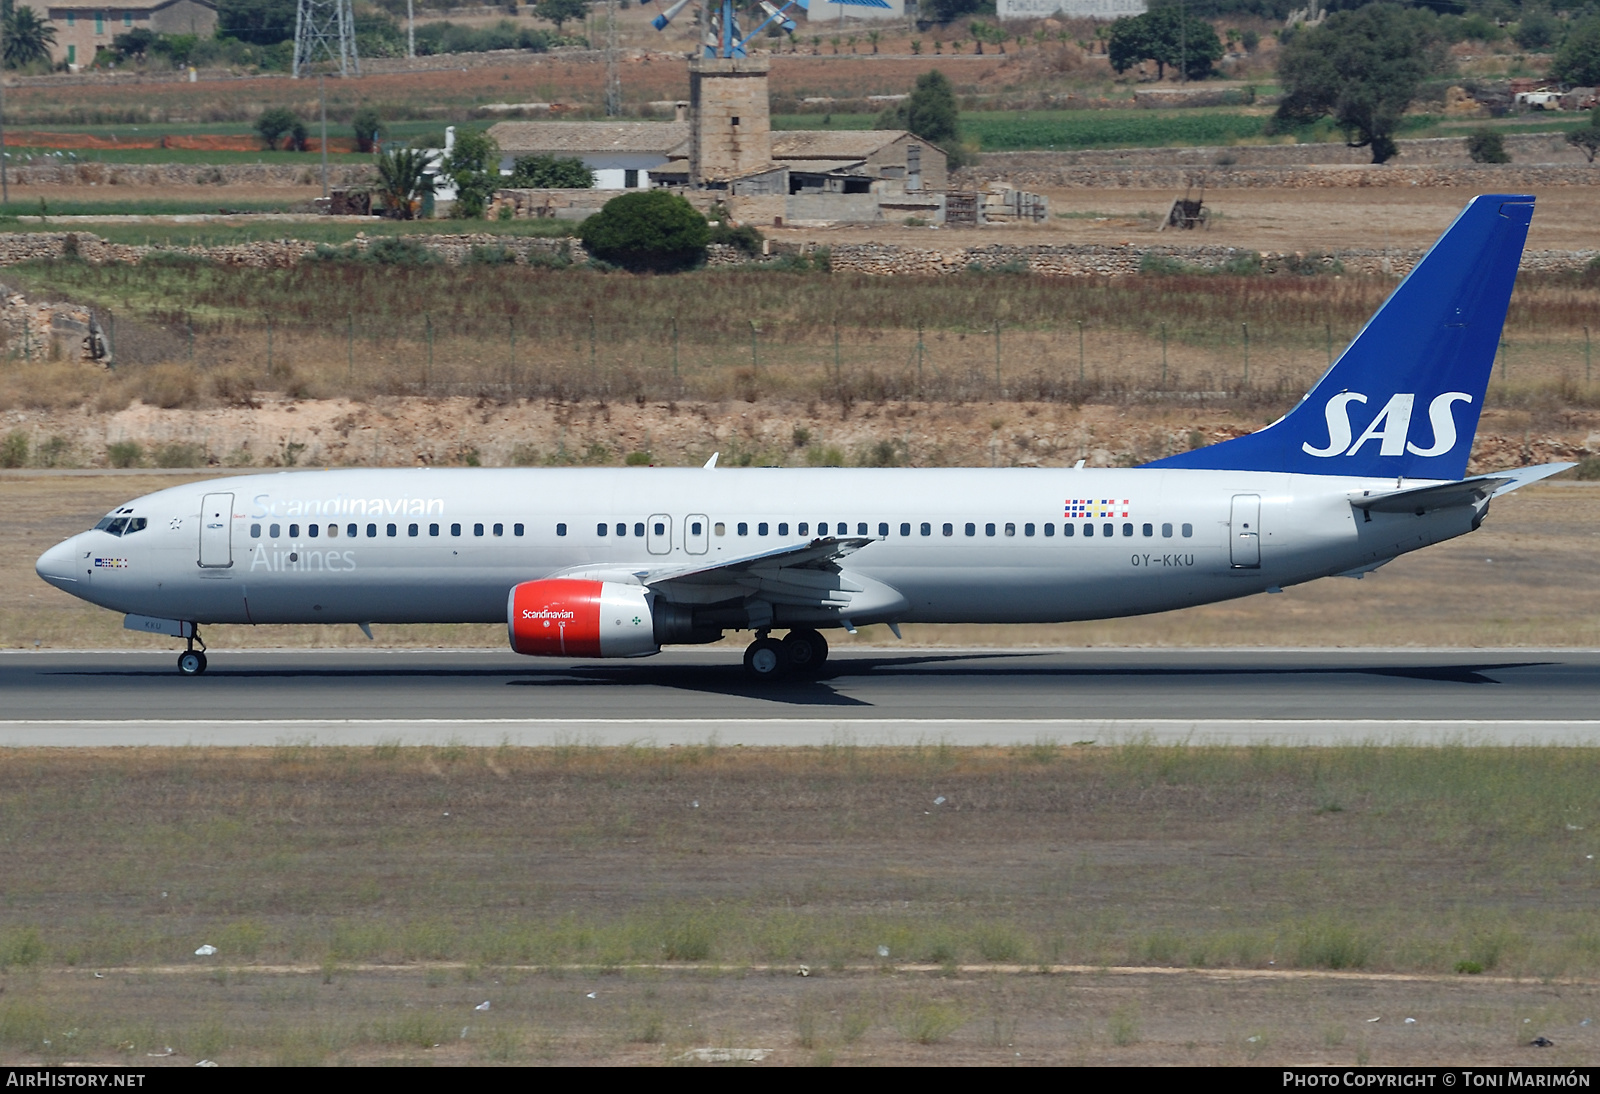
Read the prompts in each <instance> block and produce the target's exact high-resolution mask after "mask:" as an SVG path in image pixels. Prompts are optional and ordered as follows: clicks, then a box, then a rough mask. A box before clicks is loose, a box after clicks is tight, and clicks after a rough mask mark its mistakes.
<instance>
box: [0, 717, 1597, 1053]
mask: <svg viewBox="0 0 1600 1094" xmlns="http://www.w3.org/2000/svg"><path fill="white" fill-rule="evenodd" d="M1596 765H1600V756H1596V755H1593V754H1592V750H1516V749H1464V748H1441V749H1379V748H1346V749H1315V750H1294V749H1274V748H1263V749H1249V750H1240V749H1185V748H1155V747H1149V746H1139V745H1131V746H1125V747H1119V748H1110V749H1108V748H1087V749H1085V748H1070V747H1057V746H1055V745H1053V744H1052V743H1050V742H1041V743H1040V744H1039V745H1037V746H1034V747H1030V748H1023V749H1017V750H1012V751H1003V750H975V749H964V750H957V749H948V748H942V747H937V746H934V747H925V748H919V749H906V750H874V749H855V748H830V749H812V750H743V749H720V750H719V749H715V748H699V749H669V750H638V749H623V750H600V749H587V748H562V749H546V750H517V749H492V750H469V749H463V748H450V747H445V748H429V749H402V748H398V747H392V746H391V747H379V748H376V749H310V748H298V747H295V746H292V745H286V746H283V747H280V748H278V749H274V750H245V751H231V750H215V749H209V750H170V749H169V750H160V749H149V750H127V749H120V750H114V751H105V752H95V751H88V750H70V751H62V752H55V751H50V750H39V751H18V752H12V753H8V754H7V755H6V756H5V757H4V758H3V760H0V803H3V805H0V836H3V843H0V846H4V847H5V848H6V850H5V852H4V867H5V873H6V877H7V879H8V881H7V898H8V899H7V905H6V907H5V909H4V910H3V911H0V967H3V968H4V969H5V971H4V972H3V973H0V984H3V986H4V987H5V989H6V991H5V994H4V996H3V998H0V1057H3V1058H5V1059H6V1060H7V1062H16V1063H24V1062H31V1061H34V1060H45V1059H64V1058H65V1059H99V1060H106V1061H110V1060H115V1059H117V1058H118V1053H119V1046H122V1045H126V1046H127V1047H126V1048H123V1049H121V1050H120V1051H122V1052H125V1053H132V1054H133V1057H134V1059H135V1060H136V1061H139V1062H143V1060H144V1059H145V1057H144V1055H143V1054H144V1053H145V1052H146V1051H149V1050H150V1049H152V1048H156V1049H158V1048H160V1047H161V1046H164V1045H172V1046H173V1047H174V1048H175V1049H176V1050H177V1052H178V1053H179V1054H180V1055H181V1056H182V1057H183V1058H185V1059H187V1060H192V1059H194V1058H196V1057H199V1056H206V1057H210V1058H217V1059H221V1060H222V1061H223V1062H238V1063H247V1062H275V1061H276V1062H306V1063H315V1062H324V1061H326V1062H336V1061H346V1062H370V1061H376V1060H398V1059H417V1060H425V1059H433V1058H437V1059H439V1060H441V1061H446V1060H448V1061H451V1062H475V1061H484V1062H493V1061H495V1060H538V1059H541V1058H545V1059H552V1060H567V1061H576V1060H579V1059H584V1058H590V1059H610V1060H618V1061H621V1060H635V1061H640V1062H645V1061H665V1060H668V1059H670V1058H672V1057H673V1056H675V1055H677V1054H678V1053H681V1052H682V1051H683V1050H684V1049H685V1048H688V1047H691V1046H694V1045H705V1044H713V1045H749V1046H752V1047H767V1048H775V1049H778V1050H780V1059H782V1060H788V1061H792V1062H804V1061H805V1060H807V1059H810V1058H811V1055H810V1054H812V1053H832V1054H835V1055H836V1056H837V1058H839V1059H840V1060H865V1059H869V1058H873V1059H908V1060H910V1059H920V1060H925V1061H933V1060H940V1059H944V1060H948V1061H951V1062H977V1061H980V1060H984V1061H991V1062H999V1061H1001V1060H1003V1059H1008V1058H1009V1059H1013V1060H1015V1059H1016V1056H1015V1055H1013V1054H1014V1053H1017V1052H1021V1053H1022V1054H1023V1055H1024V1058H1031V1059H1036V1060H1053V1061H1057V1062H1070V1061H1071V1060H1074V1059H1079V1060H1086V1061H1087V1060H1098V1059H1108V1058H1115V1059H1125V1060H1129V1061H1132V1060H1147V1061H1151V1062H1155V1061H1160V1060H1162V1059H1172V1058H1173V1054H1175V1053H1180V1052H1188V1053H1194V1052H1196V1051H1198V1052H1200V1053H1201V1055H1202V1057H1203V1058H1207V1059H1213V1060H1217V1061H1219V1062H1227V1061H1232V1060H1236V1059H1240V1058H1241V1057H1248V1056H1257V1055H1260V1056H1263V1057H1264V1058H1268V1059H1273V1060H1285V1061H1287V1060H1301V1061H1305V1060H1312V1059H1327V1058H1329V1057H1330V1054H1331V1055H1332V1057H1333V1058H1335V1059H1339V1060H1351V1059H1353V1057H1354V1056H1355V1053H1356V1051H1357V1050H1358V1048H1360V1047H1361V1046H1360V1045H1358V1044H1357V1043H1356V1041H1357V1038H1356V1033H1358V1032H1360V1033H1364V1038H1363V1040H1362V1044H1365V1045H1366V1046H1367V1047H1366V1051H1367V1052H1368V1054H1369V1055H1375V1056H1376V1057H1377V1058H1378V1059H1379V1060H1381V1061H1382V1062H1398V1061H1401V1060H1407V1061H1411V1062H1427V1061H1431V1060H1434V1059H1449V1060H1453V1061H1454V1062H1463V1061H1466V1060H1474V1061H1490V1060H1497V1061H1503V1062H1512V1061H1516V1060H1519V1059H1521V1058H1522V1057H1520V1056H1518V1055H1516V1054H1517V1053H1519V1052H1522V1051H1524V1050H1522V1049H1520V1048H1519V1047H1518V1046H1519V1045H1520V1044H1522V1043H1525V1041H1526V1040H1527V1039H1528V1038H1530V1037H1531V1036H1532V1035H1533V1033H1536V1032H1542V1033H1545V1034H1547V1035H1549V1036H1550V1037H1551V1038H1552V1039H1553V1040H1555V1041H1556V1043H1557V1045H1558V1046H1560V1047H1561V1048H1562V1049H1563V1050H1564V1052H1563V1053H1562V1054H1558V1055H1559V1056H1560V1059H1559V1060H1558V1059H1551V1060H1548V1061H1547V1060H1544V1059H1540V1060H1539V1061H1538V1062H1570V1060H1571V1059H1575V1058H1576V1057H1573V1056H1571V1055H1570V1054H1572V1053H1574V1052H1578V1053H1581V1052H1592V1051H1593V1049H1594V1047H1595V1045H1594V1044H1593V1042H1592V1037H1593V1035H1592V1034H1591V1033H1589V1032H1588V1031H1587V1030H1586V1029H1584V1028H1582V1027H1580V1026H1579V1020H1580V1019H1581V1018H1584V1017H1589V1016H1590V1010H1589V1008H1590V1007H1592V1006H1593V1005H1594V1002H1595V1000H1594V987H1593V985H1592V984H1591V983H1590V982H1589V981H1592V980H1593V978H1594V977H1595V976H1596V975H1597V974H1600V944H1597V943H1596V940H1595V935H1594V931H1593V925H1592V922H1591V919H1592V916H1591V915H1590V909H1591V905H1592V899H1591V898H1592V889H1593V876H1594V869H1595V867H1594V864H1593V863H1592V862H1590V861H1588V860H1586V859H1585V857H1584V856H1585V854H1586V853H1588V851H1589V850H1590V849H1591V844H1592V842H1593V841H1592V840H1591V839H1590V838H1589V833H1590V832H1591V831H1594V830H1597V829H1596V828H1595V827H1594V826H1595V824H1596V822H1597V821H1600V816H1597V814H1596V810H1597V809H1600V797H1597V791H1596V789H1595V788H1596V786H1597V785H1600V781H1597V776H1600V770H1596ZM935 796H942V797H944V798H945V804H944V805H942V806H935V805H933V804H932V801H933V798H934V797H935ZM693 802H698V803H699V807H698V808H695V807H694V806H693V805H692V803H693ZM997 940H998V941H997ZM202 943H209V944H211V945H215V946H217V947H218V949H219V951H220V952H219V953H218V955H217V956H216V957H214V958H210V959H201V958H197V957H194V956H192V952H193V950H194V949H195V948H196V947H198V946H199V945H201V944H202ZM879 947H884V948H886V949H887V950H888V951H889V957H888V958H882V957H880V956H879V954H880V950H879ZM986 947H988V948H990V949H991V952H996V953H999V952H1000V951H1004V952H1003V954H1002V957H1003V961H1004V962H1006V963H1011V964H1012V966H1013V967H1014V966H1015V964H1016V963H1022V964H1024V965H1037V964H1056V963H1063V962H1065V963H1072V964H1082V965H1088V966H1122V965H1135V966H1139V965H1145V966H1154V967H1193V968H1205V969H1210V970H1228V969H1235V970H1263V971H1264V972H1270V971H1271V970H1274V969H1276V970H1284V969H1304V970H1307V971H1315V970H1318V969H1322V970H1345V971H1350V970H1354V971H1355V973H1356V975H1357V978H1356V979H1355V980H1354V981H1334V982H1328V983H1322V982H1318V981H1309V982H1308V981H1296V980H1291V979H1282V978H1277V979H1272V978H1269V979H1266V980H1262V981H1252V980H1249V979H1244V980H1240V979H1232V978H1228V977H1223V978H1221V979H1215V978H1208V979H1200V978H1196V979H1192V980H1189V979H1184V980H1179V979H1176V978H1174V977H1172V976H1165V977H1159V978H1151V979H1142V978H1140V977H1137V976H1132V977H1129V976H1114V977H1096V976H1093V975H1088V976H1083V975H1079V976H1076V977H1066V978H1062V977H1054V976H1052V977H1029V976H1026V975H1023V976H1021V977H1018V976H1017V975H1016V973H1015V972H1012V973H1009V974H1001V975H984V974H982V973H978V974H974V973H972V972H966V973H962V972H959V971H958V967H959V966H965V965H971V964H978V965H982V964H984V963H986V962H987V961H990V960H995V959H994V958H989V957H986V956H985V948H986ZM995 947H999V949H998V950H997V949H995ZM1468 959H1470V960H1473V961H1477V962H1479V963H1480V964H1482V966H1483V967H1484V968H1485V969H1486V978H1488V979H1491V980H1492V981H1493V982H1492V983H1483V982H1482V981H1481V980H1474V978H1472V977H1469V976H1459V975H1457V974H1456V973H1454V972H1453V970H1454V968H1455V966H1456V963H1458V962H1460V961H1463V960H1468ZM374 962H377V963H383V964H390V965H392V964H396V963H398V964H399V965H401V966H409V968H405V967H402V968H400V969H392V968H374V967H372V963H374ZM704 962H712V963H719V964H722V965H724V966H731V967H732V969H734V970H736V969H737V968H738V967H740V966H752V965H753V966H758V967H759V968H761V969H764V968H766V967H767V966H774V968H773V971H772V972H766V971H755V972H753V973H752V974H738V973H737V972H724V973H720V974H719V973H715V972H711V973H708V972H704V971H696V970H697V967H698V965H699V964H701V963H704ZM918 962H926V963H930V964H932V965H934V966H942V967H943V968H944V972H943V973H942V974H939V973H935V974H933V975H932V976H931V977H930V976H929V974H905V973H900V974H896V973H894V971H893V970H894V968H895V967H896V966H897V965H902V964H906V963H918ZM802 963H803V964H806V965H808V966H809V967H810V968H811V969H812V971H813V976H812V977H810V978H808V979H802V978H800V977H796V976H795V975H793V971H794V970H795V969H796V968H798V966H799V965H800V964H802ZM282 964H292V965H295V966H298V967H299V968H300V969H301V970H302V971H300V972H297V973H293V974H290V973H284V972H281V971H280V972H272V971H258V970H265V969H267V968H268V967H271V966H278V965H282ZM635 966H638V967H635ZM643 966H650V967H649V968H645V967H643ZM147 968H149V969H154V970H155V971H152V972H141V971H140V970H141V969H147ZM850 968H861V969H866V968H878V969H882V970H884V972H885V973H887V975H885V974H883V973H880V974H878V975H867V976H863V975H861V974H860V973H856V974H851V973H849V972H848V971H846V970H848V969H850ZM184 970H194V971H189V972H185V971H184ZM539 970H543V971H539ZM96 971H98V972H104V973H105V974H106V978H105V979H104V980H103V981H102V980H96V979H94V978H93V977H92V976H91V973H92V972H96ZM1390 971H1400V972H1406V973H1415V974H1420V975H1421V977H1422V978H1421V979H1419V980H1391V981H1383V980H1381V979H1378V980H1365V981H1364V980H1362V979H1361V978H1360V977H1361V976H1370V975H1374V974H1379V973H1384V972H1390ZM1506 977H1513V978H1515V977H1523V978H1533V979H1534V980H1537V979H1539V978H1543V979H1544V982H1545V983H1546V984H1549V983H1550V982H1551V981H1560V980H1562V979H1563V978H1567V977H1578V978H1579V979H1580V980H1581V981H1583V982H1582V983H1578V984H1575V985H1572V986H1569V987H1564V988H1548V987H1546V988H1540V987H1539V986H1537V984H1530V985H1529V986H1526V987H1523V986H1518V985H1517V984H1514V983H1512V982H1510V981H1508V980H1506V979H1505V978H1506ZM590 992H594V993H595V998H592V999H591V998H589V997H588V993H590ZM484 999H489V1000H491V1001H492V1006H491V1009H490V1010H489V1011H487V1012H476V1011H474V1010H473V1007H475V1006H476V1005H477V1004H478V1003H479V1002H481V1001H482V1000H484ZM1371 1014H1382V1015H1384V1021H1385V1022H1386V1023H1388V1025H1385V1026H1383V1027H1382V1028H1379V1029H1366V1028H1365V1027H1364V1026H1363V1023H1364V1021H1365V1019H1366V1018H1367V1017H1369V1016H1370V1015H1371ZM1402 1016H1415V1017H1418V1018H1419V1022H1420V1026H1419V1027H1418V1028H1417V1029H1416V1030H1414V1031H1413V1030H1411V1029H1409V1028H1408V1027H1404V1026H1401V1025H1400V1024H1399V1021H1400V1018H1401V1017H1402ZM1524 1016H1526V1017H1529V1018H1530V1019H1532V1020H1533V1022H1532V1023H1530V1024H1537V1025H1538V1027H1539V1028H1538V1029H1535V1030H1533V1031H1531V1032H1530V1031H1528V1030H1525V1029H1523V1028H1522V1025H1521V1023H1520V1018H1522V1017H1524ZM462 1027H466V1028H465V1030H463V1028H462ZM1336 1027H1337V1028H1342V1029H1346V1030H1349V1031H1351V1032H1350V1034H1349V1036H1348V1038H1334V1037H1332V1035H1330V1034H1329V1033H1328V1032H1327V1031H1328V1030H1330V1029H1334V1028H1336ZM71 1031H76V1032H75V1033H73V1032H71ZM1263 1035H1265V1036H1266V1042H1265V1044H1266V1047H1265V1048H1260V1047H1259V1046H1261V1045H1262V1044H1263V1042H1262V1041H1261V1040H1260V1039H1259V1038H1260V1037H1262V1036H1263ZM1250 1036H1256V1037H1257V1038H1258V1040H1257V1041H1254V1042H1251V1041H1250V1040H1249V1039H1248V1038H1249V1037H1250ZM46 1041H49V1042H50V1043H49V1044H46V1043H45V1042H46ZM1252 1046H1258V1047H1255V1048H1252ZM1108 1054H1115V1055H1110V1056H1108ZM1188 1058H1189V1059H1191V1062H1192V1059H1193V1058H1194V1057H1192V1056H1190V1057H1188Z"/></svg>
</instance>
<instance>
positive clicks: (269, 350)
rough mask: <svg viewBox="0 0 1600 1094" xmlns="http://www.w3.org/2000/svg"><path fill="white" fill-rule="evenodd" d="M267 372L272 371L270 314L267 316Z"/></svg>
mask: <svg viewBox="0 0 1600 1094" xmlns="http://www.w3.org/2000/svg"><path fill="white" fill-rule="evenodd" d="M267 372H268V374H270V373H271V372H272V316H270V315H269V316H267Z"/></svg>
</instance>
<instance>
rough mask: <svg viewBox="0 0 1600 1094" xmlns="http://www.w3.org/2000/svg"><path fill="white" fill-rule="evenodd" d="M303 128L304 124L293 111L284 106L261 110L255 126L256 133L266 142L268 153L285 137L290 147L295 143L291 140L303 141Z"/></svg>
mask: <svg viewBox="0 0 1600 1094" xmlns="http://www.w3.org/2000/svg"><path fill="white" fill-rule="evenodd" d="M305 128H306V127H305V123H304V122H302V121H301V120H300V119H299V118H298V117H297V116H296V115H295V112H294V111H293V110H290V109H289V108H288V107H286V106H274V107H269V108H268V109H266V110H263V111H262V112H261V114H260V115H259V116H258V117H257V118H256V125H255V129H256V133H258V134H259V135H260V137H261V139H262V140H263V141H264V142H266V145H267V151H269V152H270V151H272V150H273V149H275V148H277V147H278V141H279V140H280V139H281V138H283V137H285V136H287V137H290V138H291V140H290V142H289V145H290V147H292V146H293V145H294V144H295V143H296V142H295V141H294V140H293V138H294V137H296V136H298V137H299V138H300V140H302V141H303V140H304V139H305Z"/></svg>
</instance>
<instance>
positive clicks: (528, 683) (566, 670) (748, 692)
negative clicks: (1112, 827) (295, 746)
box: [42, 650, 1556, 707]
mask: <svg viewBox="0 0 1600 1094" xmlns="http://www.w3.org/2000/svg"><path fill="white" fill-rule="evenodd" d="M1055 652H1056V651H1052V650H1027V651H1019V652H1010V651H1006V652H988V651H986V652H982V653H915V654H912V653H908V654H903V655H902V654H895V655H884V656H866V657H857V656H849V657H841V658H836V659H834V660H832V661H830V662H829V663H828V664H827V666H826V667H825V669H824V670H823V671H822V672H821V673H820V674H819V675H818V676H816V677H812V678H798V677H797V678H790V679H787V680H780V681H775V682H765V683H761V682H756V681H753V680H750V679H748V678H747V677H746V676H745V674H744V669H743V667H742V666H741V665H740V664H739V663H738V662H734V661H730V662H729V663H726V664H719V663H708V664H690V665H683V664H665V663H658V664H653V665H652V664H639V663H638V662H629V663H626V664H622V663H619V664H579V665H573V666H566V665H562V666H557V665H548V666H546V665H529V666H526V667H522V666H517V667H509V668H498V667H497V668H461V669H450V668H423V667H419V666H414V665H413V666H407V667H404V668H401V667H395V668H380V667H339V668H331V667H330V668H315V667H309V666H292V667H283V668H261V669H257V668H248V667H240V668H229V667H226V666H225V665H218V666H216V667H214V668H213V669H212V671H211V672H209V673H207V674H206V676H205V677H203V678H202V679H201V680H200V681H191V680H181V681H180V680H179V678H178V677H176V676H175V675H173V674H171V673H170V671H169V670H165V669H163V670H153V669H152V670H130V669H118V670H95V671H84V670H81V669H61V670H56V671H53V672H46V673H44V674H42V675H52V676H54V675H71V676H92V677H108V676H111V677H116V676H121V677H137V678H144V679H150V678H152V677H158V678H170V679H172V680H173V681H174V682H175V683H181V685H182V686H185V687H193V686H194V685H195V684H196V683H201V684H203V682H204V681H205V680H217V681H225V680H228V679H235V680H237V679H247V680H266V679H298V680H307V679H310V680H319V679H320V680H330V681H331V680H354V679H382V678H387V677H404V678H407V679H418V678H430V677H433V678H439V679H449V680H454V681H463V680H465V681H471V680H481V681H484V682H498V683H502V684H504V685H505V686H509V687H535V688H561V687H616V686H632V687H661V688H670V689H672V690H675V691H691V692H698V693H702V694H708V695H718V696H725V697H728V698H743V699H755V700H762V701H765V702H769V703H775V704H779V705H792V706H838V707H871V706H874V705H876V704H874V703H873V702H871V701H870V700H867V699H861V698H856V697H854V696H850V695H844V694H841V693H840V691H839V690H838V688H837V687H836V686H835V684H836V683H837V684H839V685H845V684H847V683H848V682H849V681H851V680H855V679H860V678H866V677H871V678H875V679H884V678H887V677H894V676H903V677H905V678H907V679H915V678H918V677H924V678H925V677H927V676H938V677H959V678H967V679H990V680H1004V679H1007V678H1011V679H1033V680H1039V679H1050V678H1055V679H1060V680H1063V681H1067V680H1090V679H1096V678H1120V679H1135V680H1138V679H1143V680H1150V681H1156V680H1171V679H1176V678H1186V677H1187V678H1197V679H1220V678H1227V677H1263V676H1266V677H1283V678H1291V677H1305V676H1323V677H1327V676H1385V677H1391V678H1395V679H1400V680H1415V681H1419V682H1426V683H1444V684H1499V683H1502V681H1501V680H1498V679H1496V678H1495V677H1493V676H1490V675H1488V674H1489V673H1494V672H1503V671H1505V670H1508V669H1528V668H1541V667H1547V666H1550V665H1554V664H1556V662H1551V661H1503V662H1490V663H1479V664H1444V665H1427V664H1422V665H1373V664H1350V665H1316V664H1310V665H1250V666H1231V665H1149V666H1141V665H1040V664H1027V663H1022V664H1018V663H1017V662H1018V661H1023V662H1026V661H1028V660H1031V659H1033V658H1038V657H1046V656H1051V655H1053V654H1054V653H1055ZM999 661H1007V662H1011V663H1010V664H997V663H995V662H999ZM508 676H509V677H512V679H509V680H508V679H506V677H508Z"/></svg>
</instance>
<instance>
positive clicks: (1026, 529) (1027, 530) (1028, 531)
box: [1022, 524, 1033, 536]
mask: <svg viewBox="0 0 1600 1094" xmlns="http://www.w3.org/2000/svg"><path fill="white" fill-rule="evenodd" d="M1022 534H1023V535H1025V536H1031V535H1033V525H1031V524H1024V525H1023V526H1022Z"/></svg>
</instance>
